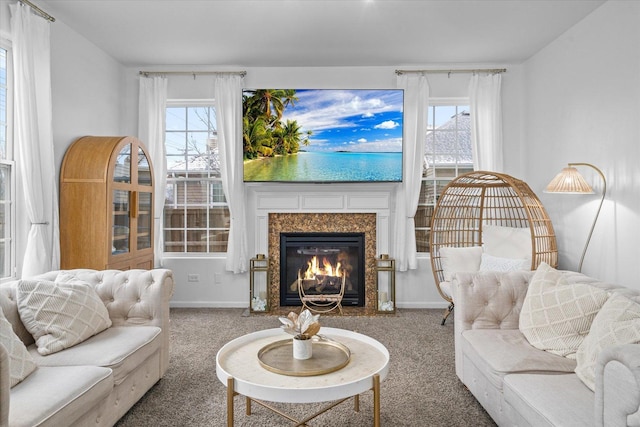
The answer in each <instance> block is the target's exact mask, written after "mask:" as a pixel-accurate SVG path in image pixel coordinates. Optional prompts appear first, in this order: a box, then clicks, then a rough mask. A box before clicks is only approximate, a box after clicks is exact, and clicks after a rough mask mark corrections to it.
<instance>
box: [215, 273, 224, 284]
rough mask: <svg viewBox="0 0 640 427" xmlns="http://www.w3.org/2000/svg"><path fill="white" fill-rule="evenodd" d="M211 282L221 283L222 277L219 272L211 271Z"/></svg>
mask: <svg viewBox="0 0 640 427" xmlns="http://www.w3.org/2000/svg"><path fill="white" fill-rule="evenodd" d="M213 283H214V284H216V285H220V284H222V278H221V274H220V273H213Z"/></svg>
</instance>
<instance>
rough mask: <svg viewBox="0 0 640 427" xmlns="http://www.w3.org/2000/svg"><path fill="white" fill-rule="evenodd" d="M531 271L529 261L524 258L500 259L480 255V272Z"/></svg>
mask: <svg viewBox="0 0 640 427" xmlns="http://www.w3.org/2000/svg"><path fill="white" fill-rule="evenodd" d="M529 269H531V261H530V260H528V259H526V258H501V257H497V256H493V255H489V254H487V253H483V254H482V260H481V261H480V271H514V270H529Z"/></svg>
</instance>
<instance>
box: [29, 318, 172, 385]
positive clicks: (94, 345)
mask: <svg viewBox="0 0 640 427" xmlns="http://www.w3.org/2000/svg"><path fill="white" fill-rule="evenodd" d="M160 332H161V329H160V328H158V327H156V326H114V327H111V328H109V329H107V330H105V331H103V332H100V333H99V334H98V335H95V336H93V337H91V338H89V339H88V340H86V341H84V342H82V343H80V344H78V345H75V346H73V347H71V348H68V349H66V350H64V351H61V352H58V353H54V354H50V355H48V356H42V355H40V354H39V353H38V351H37V349H36V348H35V346H33V345H32V346H30V347H29V352H30V353H31V355H32V356H33V358H34V360H35V361H36V363H37V364H38V366H75V365H94V366H102V367H105V368H110V369H112V370H113V378H114V383H115V384H116V385H119V384H120V383H121V382H122V381H123V380H124V379H125V378H126V377H127V375H129V373H130V372H131V371H133V370H134V369H136V368H137V367H138V366H140V365H141V364H142V362H143V361H145V360H146V359H147V358H149V356H151V355H152V354H154V353H156V352H158V351H159V349H160V346H161V344H162V343H161V337H160Z"/></svg>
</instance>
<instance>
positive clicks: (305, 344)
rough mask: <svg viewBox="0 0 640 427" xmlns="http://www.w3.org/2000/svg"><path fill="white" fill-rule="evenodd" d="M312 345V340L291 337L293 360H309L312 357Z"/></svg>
mask: <svg viewBox="0 0 640 427" xmlns="http://www.w3.org/2000/svg"><path fill="white" fill-rule="evenodd" d="M312 343H313V340H312V339H306V340H303V339H298V338H296V337H293V358H294V359H298V360H307V359H311V356H312V355H313V346H312Z"/></svg>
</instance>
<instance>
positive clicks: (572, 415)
mask: <svg viewBox="0 0 640 427" xmlns="http://www.w3.org/2000/svg"><path fill="white" fill-rule="evenodd" d="M503 394H504V400H505V401H506V402H507V403H508V404H509V405H510V406H511V408H512V409H513V410H515V411H516V412H517V413H518V414H519V415H520V416H521V417H522V418H523V419H525V420H527V422H528V425H532V426H536V427H542V426H563V427H588V426H593V425H595V422H594V417H595V410H594V394H593V392H592V391H591V390H589V389H588V388H587V387H585V386H584V384H582V382H580V380H579V379H578V377H577V376H576V375H575V374H546V375H545V374H538V373H525V374H515V375H514V374H512V375H507V376H506V377H504V387H503Z"/></svg>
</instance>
